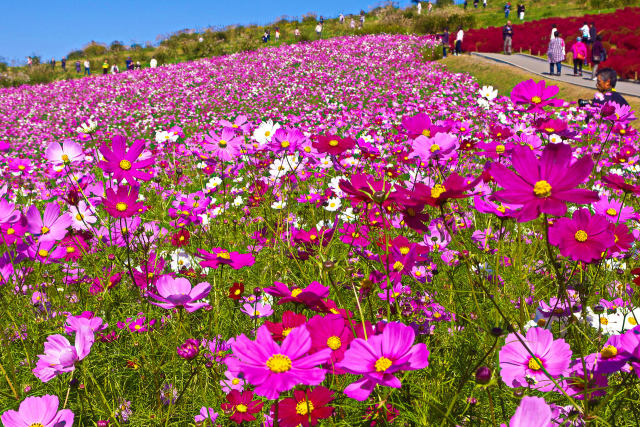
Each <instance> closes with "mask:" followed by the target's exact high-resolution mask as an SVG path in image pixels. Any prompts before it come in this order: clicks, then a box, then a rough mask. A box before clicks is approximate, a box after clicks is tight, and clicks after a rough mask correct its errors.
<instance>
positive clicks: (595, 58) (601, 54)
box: [591, 36, 607, 80]
mask: <svg viewBox="0 0 640 427" xmlns="http://www.w3.org/2000/svg"><path fill="white" fill-rule="evenodd" d="M605 59H607V52H606V51H605V50H604V46H603V45H602V36H596V37H595V41H594V42H593V47H592V48H591V63H592V64H593V66H592V67H591V79H592V80H596V75H597V74H598V67H599V66H600V63H601V62H603V61H604V60H605Z"/></svg>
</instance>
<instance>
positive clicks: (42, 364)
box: [33, 327, 95, 383]
mask: <svg viewBox="0 0 640 427" xmlns="http://www.w3.org/2000/svg"><path fill="white" fill-rule="evenodd" d="M94 341H95V336H94V335H93V331H92V330H91V329H89V328H88V327H84V328H81V329H80V330H78V331H76V340H75V344H74V345H71V344H70V343H69V340H67V339H66V338H65V337H64V336H62V335H59V334H56V335H50V336H48V337H47V341H46V342H45V343H44V354H39V355H38V362H37V363H36V367H35V368H34V369H33V373H34V375H35V376H36V377H38V378H39V379H40V380H41V381H42V382H45V383H46V382H48V381H49V380H51V379H52V378H54V377H55V376H57V375H59V374H61V373H63V372H71V371H73V370H74V369H75V363H76V362H78V361H80V360H82V359H84V358H85V357H87V355H88V354H89V352H90V351H91V346H92V345H93V342H94Z"/></svg>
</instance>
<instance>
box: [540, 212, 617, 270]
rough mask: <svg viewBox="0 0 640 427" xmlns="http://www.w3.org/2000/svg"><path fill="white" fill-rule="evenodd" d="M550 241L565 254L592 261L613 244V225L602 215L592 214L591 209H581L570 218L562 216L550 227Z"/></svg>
mask: <svg viewBox="0 0 640 427" xmlns="http://www.w3.org/2000/svg"><path fill="white" fill-rule="evenodd" d="M549 243H551V244H552V245H554V246H558V247H559V248H560V253H561V254H562V255H563V256H566V257H569V258H571V259H573V260H577V261H583V262H591V261H594V260H598V259H600V258H602V253H603V252H604V251H605V250H606V249H607V248H610V247H611V246H613V244H614V243H615V235H614V233H613V225H612V224H611V223H610V222H609V221H608V220H607V218H605V217H604V216H602V215H591V213H590V212H589V209H579V210H577V211H575V212H574V213H573V215H572V217H571V219H569V218H560V219H558V220H556V221H555V223H554V224H553V225H552V226H551V227H550V228H549Z"/></svg>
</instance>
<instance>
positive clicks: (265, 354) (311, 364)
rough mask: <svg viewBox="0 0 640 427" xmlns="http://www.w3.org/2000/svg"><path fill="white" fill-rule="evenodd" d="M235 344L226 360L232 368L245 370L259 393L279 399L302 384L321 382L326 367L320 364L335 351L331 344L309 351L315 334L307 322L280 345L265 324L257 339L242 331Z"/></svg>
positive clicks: (260, 329)
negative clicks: (330, 346)
mask: <svg viewBox="0 0 640 427" xmlns="http://www.w3.org/2000/svg"><path fill="white" fill-rule="evenodd" d="M231 348H232V350H233V356H234V357H231V358H229V359H227V361H226V362H225V363H227V366H229V369H230V370H235V371H239V372H242V373H244V378H245V380H246V381H247V382H249V383H251V384H253V385H255V386H256V389H255V392H256V394H258V395H260V396H264V397H266V398H267V399H276V398H278V397H279V396H280V393H282V392H284V391H288V390H291V389H292V388H294V387H295V386H297V385H300V384H304V385H318V384H320V383H321V382H322V381H324V377H325V370H324V369H322V368H319V367H318V365H321V364H323V363H325V362H326V361H327V360H328V359H329V357H330V354H331V350H330V349H328V348H327V349H324V350H320V351H318V352H317V353H313V354H307V352H308V351H309V349H310V348H311V336H310V335H309V331H307V328H306V327H304V326H299V327H297V328H295V329H293V330H292V331H291V332H290V333H289V334H288V335H287V336H286V337H285V339H284V341H283V342H282V345H278V343H276V342H275V341H274V340H273V338H272V337H271V333H270V332H269V329H268V328H267V327H266V326H265V325H262V326H261V327H260V328H259V329H258V332H257V334H256V340H255V341H251V340H250V339H249V338H247V337H246V336H245V335H244V334H242V335H240V336H239V337H237V338H236V339H235V342H234V343H233V344H231Z"/></svg>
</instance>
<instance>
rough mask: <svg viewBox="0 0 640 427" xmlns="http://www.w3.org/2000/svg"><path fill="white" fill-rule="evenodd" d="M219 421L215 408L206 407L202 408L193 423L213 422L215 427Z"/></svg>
mask: <svg viewBox="0 0 640 427" xmlns="http://www.w3.org/2000/svg"><path fill="white" fill-rule="evenodd" d="M217 419H218V413H217V412H215V411H214V410H213V408H207V407H206V406H203V407H202V408H200V412H199V413H198V415H196V416H195V417H193V421H194V422H195V423H196V424H198V423H202V424H203V423H204V422H205V421H206V422H211V424H212V425H215V423H216V420H217Z"/></svg>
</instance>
